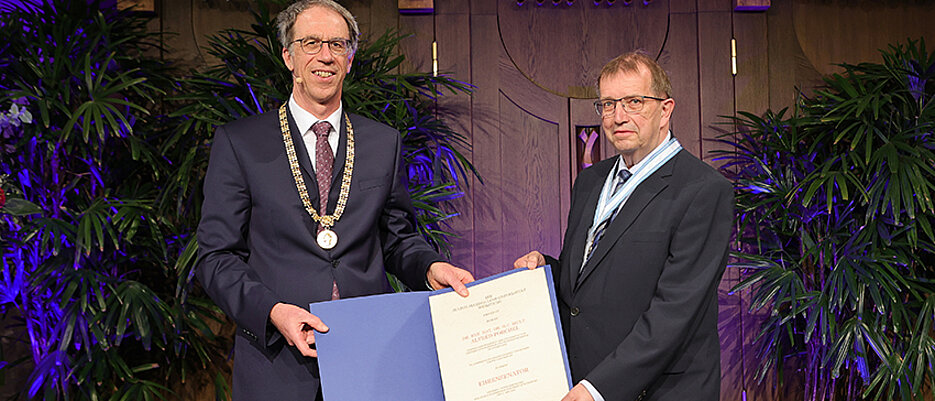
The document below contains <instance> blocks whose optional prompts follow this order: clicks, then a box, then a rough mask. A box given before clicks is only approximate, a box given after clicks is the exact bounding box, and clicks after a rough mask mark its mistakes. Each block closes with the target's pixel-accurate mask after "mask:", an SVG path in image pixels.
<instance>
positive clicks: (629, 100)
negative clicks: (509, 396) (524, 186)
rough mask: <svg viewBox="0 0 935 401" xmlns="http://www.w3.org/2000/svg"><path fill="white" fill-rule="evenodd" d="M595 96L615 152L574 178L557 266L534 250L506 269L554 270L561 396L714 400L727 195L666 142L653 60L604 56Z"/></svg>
mask: <svg viewBox="0 0 935 401" xmlns="http://www.w3.org/2000/svg"><path fill="white" fill-rule="evenodd" d="M598 91H599V93H600V99H599V100H597V101H596V102H594V106H595V109H596V111H597V114H598V116H600V118H601V127H602V129H603V131H604V135H605V136H606V137H607V140H608V141H610V143H611V144H613V146H614V148H615V149H616V150H617V153H618V156H617V157H612V158H609V159H606V160H603V161H600V162H598V163H596V164H594V165H593V166H591V167H590V168H587V169H585V170H584V171H582V172H581V173H580V174H579V175H578V177H577V179H576V180H575V184H574V189H573V190H572V200H571V210H570V211H569V215H568V229H567V231H566V232H565V239H564V242H563V245H562V252H561V255H560V256H559V259H558V260H556V259H554V258H552V257H549V256H545V255H542V254H541V253H539V252H538V251H533V252H530V253H529V254H527V255H525V256H523V257H520V258H519V259H517V260H516V262H515V263H514V266H515V267H517V268H522V267H528V268H533V267H535V266H537V265H542V264H551V265H552V266H553V268H554V269H555V274H554V275H553V277H554V278H555V287H556V293H557V298H558V301H559V314H560V315H561V319H562V329H563V330H564V334H565V344H566V347H567V350H568V357H569V362H570V365H571V374H572V379H573V381H574V383H575V386H574V387H573V388H572V389H571V391H570V392H569V393H568V394H567V395H566V396H565V398H564V399H563V400H565V401H571V400H607V401H617V400H622V401H630V400H665V401H669V400H671V401H683V400H717V399H718V397H719V391H720V379H721V377H720V376H721V375H720V372H721V370H720V346H719V342H718V334H717V314H718V304H717V287H718V283H719V282H720V279H721V275H722V274H723V272H724V268H725V266H726V264H727V251H728V241H729V238H730V235H731V225H732V222H733V205H734V198H733V189H732V187H731V184H730V182H728V181H727V180H726V179H725V178H724V177H723V176H722V175H721V174H720V173H718V172H717V171H716V170H715V169H713V168H711V167H710V166H708V165H707V164H705V163H704V162H702V161H701V160H699V159H698V158H697V157H695V156H693V155H692V154H691V153H689V152H688V151H686V150H684V149H682V147H681V146H680V145H679V142H678V140H676V139H675V137H673V136H672V133H671V132H670V130H669V122H670V118H671V116H672V111H673V110H674V108H675V100H674V99H673V98H672V97H671V91H672V89H671V85H670V83H669V78H668V76H667V75H666V73H665V71H663V69H662V68H661V67H660V66H659V65H658V64H657V63H656V62H655V61H654V60H652V59H650V58H648V57H646V56H645V55H644V54H642V53H638V52H633V53H626V54H623V55H621V56H619V57H617V58H615V59H613V60H611V61H610V62H609V63H608V64H607V65H605V66H604V68H603V69H602V70H601V74H600V78H599V80H598ZM688 134H693V133H688Z"/></svg>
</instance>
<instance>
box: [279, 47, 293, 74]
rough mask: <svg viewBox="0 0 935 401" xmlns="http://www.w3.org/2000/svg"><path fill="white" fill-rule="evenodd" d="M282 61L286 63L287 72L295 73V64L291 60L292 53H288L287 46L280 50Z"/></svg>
mask: <svg viewBox="0 0 935 401" xmlns="http://www.w3.org/2000/svg"><path fill="white" fill-rule="evenodd" d="M290 46H291V45H290ZM282 61H283V62H285V63H286V68H288V69H289V71H295V63H294V62H293V60H292V52H290V51H289V47H288V46H287V47H283V48H282Z"/></svg>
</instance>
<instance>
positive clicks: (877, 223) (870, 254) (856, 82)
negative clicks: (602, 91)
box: [720, 40, 935, 400]
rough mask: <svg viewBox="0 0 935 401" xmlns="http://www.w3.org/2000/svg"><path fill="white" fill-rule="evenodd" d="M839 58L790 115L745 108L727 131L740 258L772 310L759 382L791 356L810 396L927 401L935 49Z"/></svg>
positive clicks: (931, 338) (755, 298)
mask: <svg viewBox="0 0 935 401" xmlns="http://www.w3.org/2000/svg"><path fill="white" fill-rule="evenodd" d="M881 53H882V58H883V60H882V63H879V64H877V63H862V64H859V65H848V64H844V65H842V67H843V68H844V72H843V73H842V74H833V75H831V76H829V77H827V78H825V84H824V86H823V87H821V88H819V89H818V90H817V91H816V92H815V94H814V96H812V97H805V96H802V97H801V99H800V101H799V102H798V103H797V105H796V107H795V109H794V110H793V113H792V115H789V114H788V113H789V111H788V110H787V109H784V110H782V111H779V112H772V111H769V112H767V113H765V114H764V115H762V116H757V115H754V114H751V113H746V112H740V113H739V116H736V117H732V118H731V121H730V124H732V125H733V126H735V127H737V130H736V132H732V133H730V134H729V135H728V136H725V137H724V138H722V140H723V141H724V142H726V143H729V144H730V145H732V147H733V149H732V150H731V151H724V152H720V153H721V154H720V156H721V158H722V159H725V160H726V161H727V163H726V164H725V165H724V170H723V171H724V172H725V174H727V175H729V176H731V177H732V178H733V179H734V182H735V184H736V188H737V211H738V221H739V231H738V238H739V239H740V240H741V242H742V249H743V251H744V252H742V253H739V254H738V255H737V256H738V257H739V259H740V260H741V262H740V263H738V266H739V267H741V268H742V269H744V272H745V274H746V278H745V279H744V280H743V281H742V282H741V283H740V284H739V285H738V286H737V287H736V288H735V289H734V290H735V291H738V290H742V289H747V288H751V289H752V300H751V306H752V308H754V309H764V310H766V311H768V312H769V314H768V317H767V318H765V320H764V321H763V322H762V324H761V327H760V333H759V336H758V338H757V345H758V351H757V358H758V359H759V361H760V369H759V372H758V374H759V377H761V378H762V377H763V376H765V375H766V374H767V373H769V372H772V371H776V372H778V373H779V374H780V375H781V374H782V369H783V366H784V365H785V361H786V360H787V359H789V358H792V359H793V360H794V361H795V362H796V364H797V365H798V366H801V369H800V372H801V373H802V374H803V375H804V377H803V379H804V382H805V383H806V387H805V399H807V400H826V399H846V400H856V399H864V398H872V399H887V400H889V399H901V400H911V399H923V398H924V397H926V396H928V397H930V396H931V391H932V388H933V384H935V373H933V371H932V366H933V364H935V329H933V324H935V281H933V279H935V233H933V229H932V224H933V222H935V204H933V200H932V193H933V190H935V152H933V150H935V142H933V128H935V105H933V100H935V54H930V53H927V52H926V50H925V42H924V41H911V40H910V41H909V42H908V43H907V44H897V45H893V46H890V47H889V49H887V50H885V51H882V52H881Z"/></svg>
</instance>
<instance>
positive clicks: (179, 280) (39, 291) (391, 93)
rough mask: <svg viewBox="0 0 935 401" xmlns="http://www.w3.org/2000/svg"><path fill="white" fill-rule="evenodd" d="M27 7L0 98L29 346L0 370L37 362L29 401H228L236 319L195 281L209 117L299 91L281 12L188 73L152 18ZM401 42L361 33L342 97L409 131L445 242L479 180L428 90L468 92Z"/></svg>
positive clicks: (2, 214) (4, 216) (10, 249)
mask: <svg viewBox="0 0 935 401" xmlns="http://www.w3.org/2000/svg"><path fill="white" fill-rule="evenodd" d="M31 7H33V8H34V9H32V10H11V11H8V12H6V13H3V14H0V29H2V30H3V31H4V32H16V34H11V35H4V37H6V38H9V40H8V41H7V42H6V43H0V105H2V106H3V107H4V110H6V107H8V106H9V107H11V109H10V112H9V113H7V112H5V113H4V115H3V116H4V117H3V123H4V126H3V131H2V134H3V141H4V143H3V147H2V148H0V176H2V177H3V178H2V180H0V184H2V189H3V193H4V198H8V199H9V200H8V201H7V199H4V203H5V204H4V205H3V209H0V221H2V225H0V241H2V243H0V244H2V257H3V259H2V275H0V294H2V295H0V313H2V314H3V316H5V317H6V318H5V319H4V320H5V321H10V320H14V321H15V322H16V325H17V326H18V327H19V329H20V331H21V332H23V333H25V334H24V336H25V341H26V342H27V346H28V347H29V350H30V353H31V355H30V357H28V358H25V359H23V360H19V361H7V360H4V362H2V363H0V378H2V375H4V374H5V372H7V371H8V369H9V368H10V367H11V366H13V365H17V364H25V365H31V366H32V367H31V369H32V374H31V375H30V377H29V378H28V381H27V385H26V387H25V388H23V389H22V391H21V392H20V397H21V398H42V399H48V400H56V399H78V400H84V399H87V400H96V399H112V400H149V399H163V398H168V399H174V398H176V397H177V393H176V392H175V391H174V390H177V389H178V388H179V386H180V383H186V382H192V381H193V380H194V381H196V382H205V381H206V380H207V381H213V382H214V383H215V386H216V387H217V390H218V391H217V398H219V399H224V398H226V397H227V384H226V379H225V378H224V376H223V375H222V373H220V372H224V371H225V370H226V366H227V356H228V353H229V349H230V343H229V339H228V337H227V336H225V335H218V334H216V333H217V332H219V330H220V331H222V332H223V331H224V330H223V329H222V328H224V327H229V326H230V325H231V323H229V321H227V320H226V318H225V317H224V316H223V314H222V313H221V312H220V310H219V309H218V308H217V307H216V306H214V304H213V303H212V302H211V301H210V300H209V299H207V298H206V297H205V296H204V294H203V292H202V291H200V289H199V288H198V286H197V284H196V283H194V282H193V280H192V267H193V266H192V262H193V260H194V257H193V256H194V255H195V252H196V247H197V245H196V242H195V238H194V232H195V228H196V226H197V222H198V218H199V213H200V205H201V184H202V178H203V174H204V170H205V168H206V166H207V157H208V154H209V152H208V147H209V146H210V141H211V137H212V135H213V131H214V127H216V126H217V125H219V124H223V123H225V122H228V121H232V120H234V119H236V118H240V117H243V116H247V115H252V114H257V113H261V112H264V111H266V110H272V109H275V108H276V107H278V106H279V105H280V104H281V103H282V102H284V101H285V100H286V99H287V96H288V93H289V91H290V88H289V82H290V80H289V75H288V72H287V70H286V69H285V67H284V65H283V62H282V58H281V56H280V54H281V50H280V49H281V48H280V47H279V44H278V41H276V40H275V34H274V30H273V28H272V23H271V20H272V18H273V16H272V14H271V13H270V12H269V8H268V7H267V6H266V5H265V3H264V4H260V5H258V6H257V10H258V11H256V13H255V16H256V23H255V24H254V25H253V30H252V31H237V30H228V31H224V32H222V33H220V34H218V35H215V36H214V37H212V38H210V44H209V46H208V49H207V51H208V52H210V53H211V54H213V55H214V56H216V57H217V58H218V59H219V60H221V63H220V64H218V65H215V66H211V67H209V68H207V69H205V70H202V71H178V70H175V69H173V68H172V66H171V65H167V64H165V63H164V62H162V61H161V60H160V58H159V57H158V54H160V50H161V49H160V42H159V40H158V39H159V38H158V37H156V36H154V35H152V34H150V33H147V30H146V22H147V21H148V18H147V17H146V16H145V15H144V14H140V13H134V12H130V11H116V10H113V9H109V8H101V7H100V5H98V4H96V3H95V4H90V5H88V4H85V3H84V2H72V1H67V0H53V1H50V2H44V3H36V4H35V5H32V6H31ZM400 38H401V36H400V35H399V34H396V33H393V32H388V33H387V34H385V35H383V36H381V37H379V38H376V39H374V40H372V41H366V40H365V41H364V42H363V43H362V46H361V49H360V50H359V52H358V53H357V55H356V57H355V62H356V64H355V66H354V68H353V69H352V74H350V75H349V76H348V85H346V87H345V98H344V100H345V107H347V108H348V110H350V111H354V112H358V113H361V114H365V115H368V116H371V117H373V118H375V119H377V120H380V121H383V122H385V123H387V124H389V125H391V126H394V127H396V128H398V129H399V130H400V132H401V134H402V136H403V139H404V149H403V151H404V156H405V161H406V165H405V168H407V169H408V172H409V174H408V177H409V179H410V182H409V183H408V184H409V187H410V192H411V194H412V195H413V200H414V204H415V206H416V208H417V209H418V211H417V213H418V219H419V223H420V229H421V230H422V232H423V234H425V236H426V238H427V239H428V240H429V241H430V242H431V243H432V244H434V245H435V246H437V247H439V248H440V249H441V250H443V251H445V250H447V241H448V236H449V235H451V233H449V232H447V230H446V229H445V226H444V220H445V219H447V218H449V217H451V216H452V215H454V214H455V213H456V211H454V210H453V209H452V208H451V207H450V206H446V202H447V201H448V200H451V199H453V198H456V197H458V196H460V194H461V192H460V187H459V186H461V185H463V182H465V181H464V178H465V177H466V175H468V174H475V172H474V170H473V167H472V166H471V165H470V163H469V162H467V160H466V159H465V158H464V157H463V155H462V153H460V151H459V149H460V150H468V149H469V147H468V146H467V144H466V143H465V142H464V140H463V138H462V137H461V136H460V135H459V134H458V133H456V132H454V131H452V130H451V129H449V128H448V126H447V125H446V124H445V123H444V122H443V121H442V120H440V119H439V118H438V117H437V115H436V110H435V109H434V99H435V98H436V97H438V96H441V95H442V94H443V91H444V92H450V93H455V92H464V91H468V90H470V87H469V85H467V84H464V83H461V82H458V81H455V80H452V79H449V78H447V77H444V76H438V77H433V76H431V75H426V74H397V73H396V72H395V71H396V67H397V66H398V65H399V63H400V62H401V61H402V57H401V56H397V55H396V49H395V48H396V45H397V43H398V41H399V40H400ZM13 104H16V108H13V107H12V105H13ZM23 110H25V111H26V112H27V113H28V114H23V112H22V111H23ZM29 117H32V118H29ZM7 195H9V197H7ZM17 340H21V341H22V340H23V339H17ZM0 355H2V349H0ZM205 375H209V376H210V377H207V378H205Z"/></svg>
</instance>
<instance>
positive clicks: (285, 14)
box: [276, 0, 360, 53]
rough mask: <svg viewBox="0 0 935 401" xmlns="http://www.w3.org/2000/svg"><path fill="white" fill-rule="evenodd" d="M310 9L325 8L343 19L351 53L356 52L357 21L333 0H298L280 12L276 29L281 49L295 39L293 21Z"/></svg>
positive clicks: (357, 38) (358, 32)
mask: <svg viewBox="0 0 935 401" xmlns="http://www.w3.org/2000/svg"><path fill="white" fill-rule="evenodd" d="M312 7H325V8H328V9H331V10H333V11H335V12H337V13H338V14H340V15H341V16H342V17H344V22H346V23H347V31H348V33H349V34H350V36H351V37H350V38H348V39H350V40H351V53H354V52H356V51H357V43H358V40H359V36H360V28H358V27H357V20H356V19H354V15H353V14H351V12H350V11H347V9H346V8H344V7H343V6H341V5H340V4H338V3H337V2H335V1H334V0H300V1H297V2H295V3H292V5H290V6H289V7H288V8H286V9H285V10H283V11H282V12H280V13H279V15H278V16H276V28H277V30H278V31H279V43H281V44H282V47H283V48H289V45H291V44H292V41H293V40H294V39H295V38H294V37H293V36H294V35H295V20H296V19H297V18H299V14H302V13H303V12H304V11H305V10H308V9H309V8H312ZM322 39H328V38H322ZM289 51H290V52H291V51H292V50H291V49H290V50H289Z"/></svg>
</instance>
